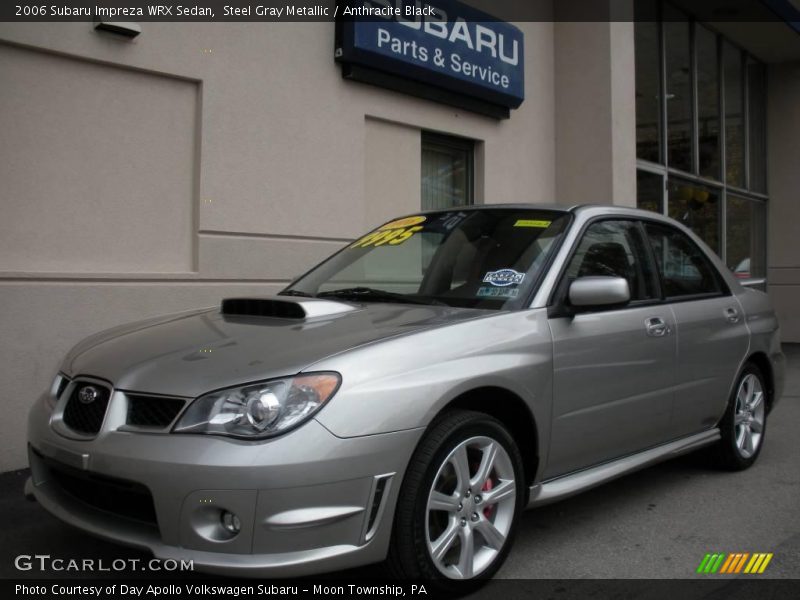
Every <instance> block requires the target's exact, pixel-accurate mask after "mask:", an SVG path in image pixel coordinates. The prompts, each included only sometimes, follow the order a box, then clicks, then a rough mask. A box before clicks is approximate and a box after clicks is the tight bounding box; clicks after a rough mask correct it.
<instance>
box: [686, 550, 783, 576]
mask: <svg viewBox="0 0 800 600" xmlns="http://www.w3.org/2000/svg"><path fill="white" fill-rule="evenodd" d="M772 557H773V554H772V553H771V552H770V553H764V552H755V553H753V554H750V553H749V552H732V553H730V554H726V553H724V552H715V553H708V554H706V555H705V556H704V557H703V560H702V561H700V565H699V566H698V567H697V573H708V574H714V573H719V574H736V573H749V574H756V573H763V572H764V570H765V569H766V568H767V565H768V564H769V562H770V561H771V560H772Z"/></svg>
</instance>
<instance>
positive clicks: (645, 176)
mask: <svg viewBox="0 0 800 600" xmlns="http://www.w3.org/2000/svg"><path fill="white" fill-rule="evenodd" d="M636 206H637V208H641V209H644V210H651V211H653V212H657V213H662V212H664V176H663V175H661V174H660V173H651V172H649V171H642V170H641V169H639V171H637V172H636Z"/></svg>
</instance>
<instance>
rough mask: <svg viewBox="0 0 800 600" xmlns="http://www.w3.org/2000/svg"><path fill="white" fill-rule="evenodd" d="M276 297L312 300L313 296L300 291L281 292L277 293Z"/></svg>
mask: <svg viewBox="0 0 800 600" xmlns="http://www.w3.org/2000/svg"><path fill="white" fill-rule="evenodd" d="M278 296H300V297H301V298H313V297H314V294H309V293H308V292H301V291H300V290H283V291H282V292H278Z"/></svg>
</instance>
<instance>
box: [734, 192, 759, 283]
mask: <svg viewBox="0 0 800 600" xmlns="http://www.w3.org/2000/svg"><path fill="white" fill-rule="evenodd" d="M766 221H767V207H766V204H765V203H764V202H762V201H759V200H754V199H750V198H744V197H741V196H735V195H733V194H729V195H728V204H727V220H726V236H725V237H726V246H727V253H726V263H727V265H728V267H729V268H730V269H731V271H733V273H734V275H736V276H737V277H740V278H748V277H766V274H767V260H766V258H767V240H766V236H765V232H766V228H767V227H766Z"/></svg>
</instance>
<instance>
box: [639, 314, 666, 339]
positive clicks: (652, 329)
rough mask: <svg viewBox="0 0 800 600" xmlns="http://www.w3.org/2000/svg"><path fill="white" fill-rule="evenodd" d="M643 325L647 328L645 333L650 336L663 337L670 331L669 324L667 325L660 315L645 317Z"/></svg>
mask: <svg viewBox="0 0 800 600" xmlns="http://www.w3.org/2000/svg"><path fill="white" fill-rule="evenodd" d="M644 326H645V329H646V330H647V335H649V336H651V337H663V336H665V335H668V334H669V333H670V332H671V331H672V330H671V329H670V328H669V325H667V322H666V321H664V319H662V318H661V317H650V318H649V319H645V322H644Z"/></svg>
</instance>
